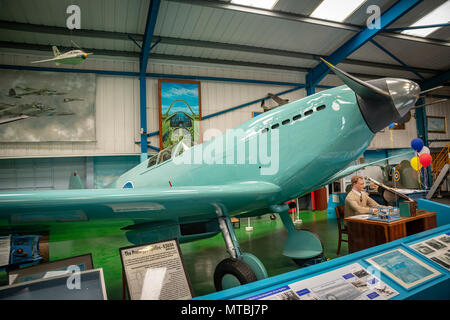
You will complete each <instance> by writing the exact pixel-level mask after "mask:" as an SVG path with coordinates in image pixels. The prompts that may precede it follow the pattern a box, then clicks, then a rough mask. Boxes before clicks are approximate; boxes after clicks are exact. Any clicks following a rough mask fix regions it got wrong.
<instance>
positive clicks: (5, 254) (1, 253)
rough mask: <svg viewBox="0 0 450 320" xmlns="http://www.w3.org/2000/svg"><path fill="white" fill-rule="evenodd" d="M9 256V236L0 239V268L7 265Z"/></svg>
mask: <svg viewBox="0 0 450 320" xmlns="http://www.w3.org/2000/svg"><path fill="white" fill-rule="evenodd" d="M10 254H11V236H6V237H0V267H3V266H7V265H8V264H9V255H10Z"/></svg>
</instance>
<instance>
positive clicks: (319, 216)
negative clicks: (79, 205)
mask: <svg viewBox="0 0 450 320" xmlns="http://www.w3.org/2000/svg"><path fill="white" fill-rule="evenodd" d="M300 219H302V221H303V223H302V224H299V225H297V228H301V229H308V230H310V231H312V232H315V233H316V234H318V235H319V237H320V239H321V240H322V243H323V246H324V248H325V256H326V257H327V258H329V259H334V258H336V257H337V255H336V250H337V240H338V231H337V223H336V220H334V219H330V220H328V219H327V215H326V211H315V212H311V211H302V212H300ZM127 224H129V222H127V221H113V222H111V221H101V222H97V223H95V224H91V225H90V226H89V227H88V228H86V225H80V226H77V225H76V223H75V224H74V223H72V227H71V228H70V229H69V230H70V231H69V232H68V231H67V230H68V229H67V228H62V229H61V231H60V232H57V231H56V232H54V233H53V234H51V235H50V244H49V249H50V259H51V260H57V259H63V258H67V257H73V256H77V255H82V254H86V253H91V254H92V257H93V262H94V267H95V268H99V267H101V268H103V272H104V277H105V285H106V290H107V295H108V299H122V265H121V261H120V257H119V248H121V247H127V246H130V245H131V244H130V243H129V242H128V241H127V239H126V237H125V235H124V233H123V232H120V227H123V226H124V225H127ZM247 224H248V222H247V219H246V218H245V219H241V226H240V228H239V229H235V233H236V237H237V239H238V241H239V244H240V247H241V250H242V251H244V252H250V253H252V254H254V255H256V256H257V257H258V258H259V259H260V260H261V261H262V263H263V264H264V266H265V267H266V269H267V272H268V275H269V277H270V276H275V275H278V274H282V273H285V272H289V271H292V270H296V269H297V266H296V265H295V263H294V262H293V261H292V260H291V259H289V258H287V257H284V256H283V255H282V251H283V246H284V242H285V240H286V238H287V233H286V230H285V229H284V226H283V224H282V222H281V219H280V218H279V217H277V219H276V220H275V221H272V220H270V219H269V215H265V216H262V217H259V218H252V219H251V226H252V227H253V228H254V229H253V231H245V227H246V226H247ZM118 230H119V232H118ZM181 251H182V253H183V259H184V262H185V266H186V269H187V273H188V275H189V278H190V281H191V284H192V288H193V291H194V296H201V295H205V294H208V293H212V292H215V289H214V283H213V274H214V269H215V267H216V265H217V264H218V263H219V262H220V261H221V260H223V259H225V258H227V257H228V254H227V252H226V249H225V245H224V241H223V237H222V235H221V234H220V233H219V234H217V235H216V236H214V237H212V238H209V239H204V240H199V241H195V242H191V243H185V244H181ZM347 253H348V249H347V244H346V243H343V245H342V247H341V253H340V256H342V255H345V254H347ZM2 278H3V281H5V280H6V279H5V274H3V275H0V281H1V279H2Z"/></svg>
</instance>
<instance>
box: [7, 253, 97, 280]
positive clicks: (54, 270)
mask: <svg viewBox="0 0 450 320" xmlns="http://www.w3.org/2000/svg"><path fill="white" fill-rule="evenodd" d="M93 267H94V266H93V263H92V255H91V254H90V253H89V254H84V255H81V256H76V257H71V258H66V259H61V260H55V261H51V262H46V263H41V264H37V265H34V266H31V267H27V268H21V269H17V270H13V271H10V272H8V280H9V284H10V285H11V284H16V283H21V282H26V281H33V280H38V279H43V278H50V277H55V276H60V275H64V274H67V273H69V272H74V271H78V270H79V271H86V270H91V269H93Z"/></svg>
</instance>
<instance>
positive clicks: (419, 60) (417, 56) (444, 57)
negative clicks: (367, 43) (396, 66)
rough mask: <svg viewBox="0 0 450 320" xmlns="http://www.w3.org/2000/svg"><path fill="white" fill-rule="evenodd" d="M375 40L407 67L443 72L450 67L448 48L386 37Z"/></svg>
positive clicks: (449, 51) (449, 50) (449, 48)
mask: <svg viewBox="0 0 450 320" xmlns="http://www.w3.org/2000/svg"><path fill="white" fill-rule="evenodd" d="M375 40H376V41H377V42H378V43H379V44H381V45H382V46H383V47H385V48H387V49H388V50H389V51H390V52H391V53H392V54H394V55H395V56H397V57H398V58H399V59H401V60H402V61H403V62H405V63H406V64H408V65H411V66H420V67H422V68H429V69H437V70H443V71H445V70H448V68H449V67H450V60H449V59H448V57H450V47H444V46H435V45H432V44H426V43H418V42H413V41H408V40H401V39H393V38H387V37H376V38H375Z"/></svg>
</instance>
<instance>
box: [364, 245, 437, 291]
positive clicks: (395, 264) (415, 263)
mask: <svg viewBox="0 0 450 320" xmlns="http://www.w3.org/2000/svg"><path fill="white" fill-rule="evenodd" d="M366 260H367V262H369V263H370V264H372V265H373V266H375V267H376V268H377V269H379V270H380V271H381V272H383V273H384V274H385V275H387V276H388V277H389V278H391V279H392V280H394V281H395V282H397V283H398V284H400V285H401V286H402V287H403V288H405V289H407V290H409V289H411V288H413V287H415V286H417V285H419V284H421V283H424V282H427V281H428V280H430V279H433V278H435V277H437V276H439V275H441V273H440V272H439V271H437V270H436V269H434V268H432V267H431V266H429V265H427V264H426V263H424V262H423V261H421V260H419V259H417V258H416V257H414V256H413V255H412V254H410V253H408V252H406V251H405V250H402V249H395V250H391V251H388V252H383V253H382V254H379V255H377V256H374V257H371V258H368V259H366Z"/></svg>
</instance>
